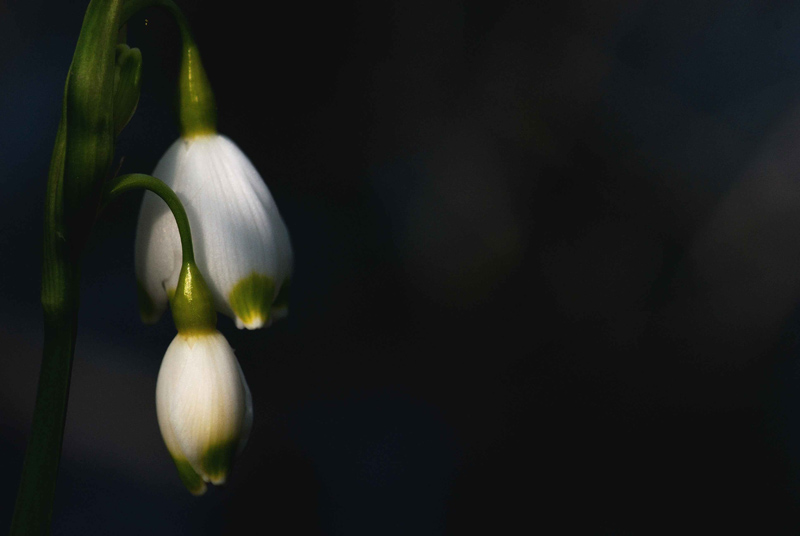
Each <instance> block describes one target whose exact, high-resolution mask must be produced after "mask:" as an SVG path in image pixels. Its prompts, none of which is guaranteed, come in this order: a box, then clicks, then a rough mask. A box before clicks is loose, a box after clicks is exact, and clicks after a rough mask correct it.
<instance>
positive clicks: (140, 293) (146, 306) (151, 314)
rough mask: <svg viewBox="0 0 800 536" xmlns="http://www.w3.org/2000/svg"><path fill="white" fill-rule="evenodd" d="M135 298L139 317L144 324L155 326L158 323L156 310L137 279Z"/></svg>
mask: <svg viewBox="0 0 800 536" xmlns="http://www.w3.org/2000/svg"><path fill="white" fill-rule="evenodd" d="M136 297H137V298H138V301H139V316H140V317H141V318H142V322H144V323H145V324H155V323H156V322H157V321H158V317H159V316H160V315H159V314H158V310H157V309H156V304H155V303H153V300H152V299H151V298H150V295H149V294H148V293H147V291H146V290H145V289H144V285H142V282H141V281H139V280H138V279H137V280H136Z"/></svg>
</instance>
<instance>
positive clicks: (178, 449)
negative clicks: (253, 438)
mask: <svg viewBox="0 0 800 536" xmlns="http://www.w3.org/2000/svg"><path fill="white" fill-rule="evenodd" d="M156 411H157V414H158V425H159V428H160V429H161V435H162V436H163V438H164V442H165V443H166V445H167V449H168V450H169V452H170V455H171V456H172V459H173V460H174V461H175V465H176V467H177V468H178V474H179V475H180V478H181V480H182V481H183V483H184V484H185V485H186V487H187V488H188V489H189V491H190V492H191V493H193V494H194V495H202V494H203V493H205V491H206V482H211V483H213V484H222V483H224V482H225V479H226V478H227V476H228V474H229V472H230V468H231V464H232V462H233V458H234V456H235V455H236V454H238V453H239V452H240V451H241V450H242V449H243V448H244V445H245V444H246V443H247V438H248V436H249V434H250V429H251V427H252V423H253V401H252V398H251V396H250V389H249V388H248V386H247V382H246V381H245V379H244V374H243V373H242V369H241V367H240V366H239V363H238V361H237V360H236V357H235V356H234V353H233V349H232V348H231V346H230V345H229V344H228V341H227V340H226V339H225V337H224V336H223V335H222V334H221V333H220V332H218V331H216V330H210V331H207V332H197V331H193V332H191V333H190V334H189V335H187V334H184V333H178V335H177V336H176V337H175V339H173V341H172V344H170V345H169V348H168V349H167V353H166V354H165V355H164V360H163V361H162V363H161V370H160V371H159V373H158V383H157V384H156Z"/></svg>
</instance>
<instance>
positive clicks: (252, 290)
mask: <svg viewBox="0 0 800 536" xmlns="http://www.w3.org/2000/svg"><path fill="white" fill-rule="evenodd" d="M274 296H275V282H274V281H273V280H272V278H271V277H268V276H266V275H261V274H257V273H255V272H253V273H252V274H250V275H249V276H247V277H245V278H244V279H242V280H241V281H239V282H238V283H236V285H235V286H234V287H233V290H232V291H231V293H230V294H229V295H228V301H229V302H230V304H231V309H233V313H234V314H235V315H236V325H237V326H239V328H243V327H246V328H248V329H255V328H260V327H261V326H263V325H265V324H269V321H270V306H271V305H272V301H273V298H274Z"/></svg>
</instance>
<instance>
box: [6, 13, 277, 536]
mask: <svg viewBox="0 0 800 536" xmlns="http://www.w3.org/2000/svg"><path fill="white" fill-rule="evenodd" d="M149 7H160V8H163V9H164V10H165V11H166V12H167V13H169V14H170V15H172V16H173V17H174V19H175V20H176V22H177V24H178V27H179V30H180V34H181V39H182V53H181V65H180V75H179V91H178V93H179V105H180V109H179V119H180V125H179V126H180V137H179V138H178V140H177V141H175V143H174V144H173V145H172V146H171V147H170V148H169V149H168V150H167V151H166V153H165V154H164V156H163V157H162V159H161V160H160V162H159V163H158V165H157V166H156V169H155V171H154V172H153V175H152V176H150V175H145V174H128V175H122V176H118V177H113V178H109V177H110V176H111V175H112V173H111V171H112V163H113V161H114V146H115V142H116V138H117V136H118V135H119V134H120V132H121V131H122V130H123V128H124V127H125V125H127V123H128V122H129V121H130V120H131V118H132V117H133V115H134V113H135V111H136V106H137V104H138V101H139V95H140V91H141V66H142V55H141V53H140V52H139V50H138V49H135V48H130V47H129V46H128V45H127V44H126V43H124V42H120V41H121V36H124V35H125V32H121V31H120V30H121V29H122V28H124V26H125V24H126V23H127V21H128V20H129V19H130V17H131V16H133V15H134V14H135V13H137V12H139V11H140V10H142V9H144V8H149ZM141 189H144V190H147V192H146V194H145V198H144V200H143V203H142V209H141V214H140V218H139V224H138V228H137V233H136V249H135V252H136V268H135V272H136V278H137V282H138V296H139V304H140V313H141V316H142V319H143V320H144V321H146V322H153V321H155V320H157V319H158V318H159V317H160V316H161V314H162V313H163V311H164V310H165V309H166V307H167V305H168V304H169V306H170V310H171V312H172V317H173V320H174V322H175V327H176V328H177V332H178V333H177V335H176V336H175V338H174V340H173V341H172V343H171V344H170V345H169V348H168V349H167V350H166V354H165V355H164V359H163V361H162V364H161V368H160V371H159V374H158V380H157V386H156V414H157V418H158V425H159V428H160V430H161V434H162V436H163V439H164V443H165V444H166V447H167V451H168V452H169V454H170V455H171V456H172V458H173V460H174V462H175V466H176V467H177V475H178V476H179V477H180V480H181V481H182V482H183V483H184V485H185V486H186V487H187V488H188V490H189V491H190V492H192V493H193V494H202V493H204V492H205V491H206V489H207V484H208V483H212V484H219V483H222V482H225V480H226V479H227V478H228V477H229V474H230V470H231V467H232V463H233V460H234V457H235V456H237V455H238V454H239V453H240V452H241V451H242V449H243V448H244V446H245V444H246V443H247V439H248V436H249V434H250V429H251V427H252V423H253V403H252V398H251V393H250V389H249V387H248V384H247V381H246V379H245V376H244V372H243V371H242V367H241V366H240V364H239V362H238V361H237V359H236V357H235V356H234V352H233V349H232V348H231V346H230V344H229V343H228V341H227V340H226V338H225V336H224V335H222V333H220V332H219V331H218V330H217V313H218V312H220V313H222V314H225V315H228V316H230V317H231V318H233V319H234V321H235V323H236V325H237V326H238V327H239V328H247V329H256V328H260V327H263V326H268V325H270V324H271V322H272V321H273V320H275V319H279V318H282V317H284V316H285V315H286V313H287V307H288V291H289V282H290V279H291V272H292V263H293V257H292V247H291V243H290V240H289V233H288V231H287V228H286V225H285V224H284V222H283V219H282V217H281V215H280V213H279V212H278V209H277V206H276V204H275V201H274V199H273V198H272V195H271V194H270V192H269V190H268V188H267V186H266V184H265V183H264V181H263V179H262V178H261V176H260V175H259V173H258V172H257V171H256V169H255V167H254V166H253V165H252V163H251V162H250V160H249V159H248V158H247V157H246V156H245V155H244V154H243V153H242V152H241V150H239V148H238V147H237V146H236V145H235V144H234V142H232V141H231V140H230V139H228V138H227V137H225V136H223V135H221V134H218V133H217V126H216V105H215V101H214V96H213V93H212V90H211V85H210V83H209V81H208V78H207V76H206V73H205V71H204V69H203V66H202V63H201V61H200V54H199V51H198V48H197V45H196V43H195V42H194V40H193V38H192V34H191V32H190V30H189V27H188V24H187V21H186V19H185V17H184V16H183V14H182V13H181V11H180V9H179V8H178V7H177V6H176V5H175V3H174V2H173V1H172V0H92V1H91V2H90V4H89V6H88V8H87V11H86V15H85V18H84V22H83V26H82V28H81V33H80V36H79V38H78V43H77V45H76V48H75V53H74V55H73V59H72V64H71V65H70V69H69V73H68V75H67V83H66V86H65V89H64V100H63V106H62V114H61V121H60V123H59V127H58V131H57V133H56V141H55V146H54V149H53V156H52V160H51V163H50V170H49V174H48V182H47V196H46V201H45V225H44V237H43V246H44V250H43V253H44V255H43V263H42V305H43V309H44V320H45V322H44V334H45V344H44V351H43V359H42V367H41V372H40V377H39V386H38V390H37V398H36V406H35V409H34V419H33V426H32V429H31V436H30V440H29V443H28V448H27V450H26V453H25V462H24V465H23V470H22V478H21V481H20V486H19V491H18V494H17V502H16V505H15V510H14V517H13V520H12V527H11V534H12V535H21V534H46V533H48V532H49V527H50V517H51V511H52V501H53V496H54V491H55V482H56V475H57V472H58V463H59V459H60V454H61V443H62V437H63V428H64V423H65V416H66V409H67V393H68V390H69V381H70V369H71V363H72V358H73V354H74V348H75V336H76V333H77V311H78V302H79V295H78V293H79V284H80V280H79V277H80V276H79V274H80V262H81V258H82V255H83V252H84V249H85V248H86V245H87V243H88V237H89V235H90V233H91V231H92V226H93V224H94V221H95V219H96V216H97V214H98V213H99V212H101V211H102V210H103V209H104V208H105V207H107V206H108V205H109V204H111V203H113V202H114V200H115V199H117V197H119V196H120V195H122V194H123V193H125V192H127V191H130V190H141ZM176 481H177V479H176Z"/></svg>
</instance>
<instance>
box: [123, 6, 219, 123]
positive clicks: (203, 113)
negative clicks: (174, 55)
mask: <svg viewBox="0 0 800 536" xmlns="http://www.w3.org/2000/svg"><path fill="white" fill-rule="evenodd" d="M148 7H160V8H162V9H165V10H166V11H167V12H169V14H170V15H172V17H173V18H174V19H175V22H176V23H177V24H178V28H179V29H180V32H181V41H182V43H183V51H182V53H181V72H180V78H179V82H178V85H179V97H180V103H179V104H180V111H179V119H180V126H181V136H183V137H184V138H191V137H194V136H203V135H208V134H214V133H215V132H216V131H217V105H216V101H215V100H214V92H213V91H212V90H211V84H210V83H209V81H208V76H207V75H206V71H205V69H204V68H203V63H202V62H201V61H200V50H199V49H198V48H197V44H196V43H195V41H194V37H192V32H191V31H190V30H189V23H188V22H187V21H186V17H185V16H184V15H183V12H181V10H180V8H179V7H178V6H177V5H176V4H175V2H173V1H172V0H128V1H127V2H125V4H124V5H123V8H122V16H121V17H120V26H121V25H123V24H125V23H126V22H127V21H128V19H130V18H131V17H132V16H133V15H134V14H135V13H137V12H139V11H141V10H142V9H145V8H148Z"/></svg>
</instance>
